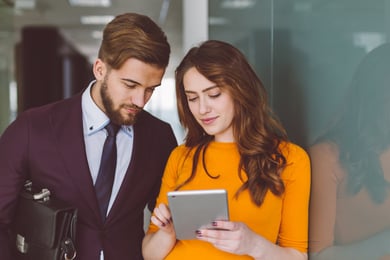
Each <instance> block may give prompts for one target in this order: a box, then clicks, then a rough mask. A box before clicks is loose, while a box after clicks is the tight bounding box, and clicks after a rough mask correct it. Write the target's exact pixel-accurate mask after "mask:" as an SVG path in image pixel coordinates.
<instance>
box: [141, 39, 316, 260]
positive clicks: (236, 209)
mask: <svg viewBox="0 0 390 260" xmlns="http://www.w3.org/2000/svg"><path fill="white" fill-rule="evenodd" d="M176 94H177V104H178V111H179V118H180V121H181V123H182V125H183V126H184V127H185V128H186V129H187V135H186V139H185V143H184V144H183V145H181V146H179V147H178V148H177V149H175V150H174V151H173V152H172V154H171V156H170V159H169V161H168V163H167V166H166V169H165V172H164V177H163V180H162V186H161V190H160V195H159V197H158V199H157V205H158V206H157V207H156V208H155V210H154V214H153V216H152V218H151V224H150V228H149V230H148V232H147V234H146V236H145V238H144V240H143V255H144V257H145V259H202V258H203V259H213V260H216V259H223V260H227V259H263V260H265V259H289V260H292V259H307V253H306V251H307V243H308V242H307V226H308V201H309V188H310V162H309V159H308V156H307V154H306V152H305V151H304V150H303V149H302V148H300V147H298V146H297V145H294V144H292V143H290V142H288V140H287V136H286V133H285V130H284V129H283V127H282V126H281V124H280V122H279V121H278V120H277V119H276V117H275V116H274V114H273V113H272V111H271V109H270V108H269V106H268V104H267V98H266V96H267V95H266V92H265V89H264V87H263V85H262V83H261V81H260V79H259V78H258V77H257V75H256V74H255V72H254V71H253V69H252V68H251V66H250V65H249V64H248V62H247V60H246V59H245V57H244V56H243V54H242V53H241V52H240V51H239V50H237V49H236V48H235V47H233V46H231V45H230V44H227V43H224V42H220V41H215V40H210V41H206V42H204V43H203V44H201V45H200V46H199V47H194V48H192V49H191V50H190V51H189V52H188V53H187V55H186V56H185V57H184V59H183V60H182V62H181V63H180V65H179V66H178V68H177V70H176ZM219 188H223V189H226V190H227V191H228V201H229V212H230V219H231V221H215V222H213V223H212V224H213V226H214V227H216V228H218V229H223V230H211V229H210V230H208V229H200V230H197V231H196V234H197V239H194V240H181V241H180V240H176V236H175V229H174V226H173V223H172V220H171V214H170V211H169V208H168V207H167V192H168V191H171V190H196V189H219ZM200 214H201V213H200ZM194 232H195V231H194Z"/></svg>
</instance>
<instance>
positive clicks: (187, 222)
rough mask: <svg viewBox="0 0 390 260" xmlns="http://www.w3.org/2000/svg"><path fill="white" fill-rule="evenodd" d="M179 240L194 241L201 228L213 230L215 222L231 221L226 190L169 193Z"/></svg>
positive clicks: (169, 201) (170, 206)
mask: <svg viewBox="0 0 390 260" xmlns="http://www.w3.org/2000/svg"><path fill="white" fill-rule="evenodd" d="M168 204H169V208H170V210H171V214H172V219H173V224H174V226H175V231H176V237H177V239H182V240H184V239H194V238H195V237H196V233H195V231H196V230H197V229H200V228H213V226H212V222H213V221H214V220H229V208H228V200H227V191H226V190H225V189H208V190H184V191H170V192H168Z"/></svg>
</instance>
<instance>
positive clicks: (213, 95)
mask: <svg viewBox="0 0 390 260" xmlns="http://www.w3.org/2000/svg"><path fill="white" fill-rule="evenodd" d="M220 95H221V92H219V93H216V94H212V95H211V94H210V95H209V97H211V98H217V97H219V96H220Z"/></svg>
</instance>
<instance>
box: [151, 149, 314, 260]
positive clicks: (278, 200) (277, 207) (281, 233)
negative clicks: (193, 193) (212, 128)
mask: <svg viewBox="0 0 390 260" xmlns="http://www.w3.org/2000/svg"><path fill="white" fill-rule="evenodd" d="M187 151H188V148H187V147H185V146H184V145H181V146H179V147H177V148H176V149H175V150H174V151H173V152H172V154H171V156H170V158H169V160H168V163H167V165H166V168H165V172H164V177H163V179H162V186H161V190H160V195H159V196H158V199H157V205H158V204H159V203H166V204H167V192H168V191H171V190H174V188H175V187H176V186H177V184H178V183H182V182H183V181H184V180H186V179H187V178H188V176H189V174H190V172H191V167H192V157H191V159H187V160H184V158H185V155H186V153H187ZM282 152H283V154H284V155H285V156H286V159H287V167H286V169H285V170H284V171H283V173H282V179H283V181H284V184H285V187H286V190H285V193H284V194H283V195H282V196H281V197H277V196H275V195H274V194H272V193H271V192H268V193H267V194H266V198H265V200H264V203H263V204H262V205H261V206H260V207H258V206H256V205H255V204H254V203H253V202H252V200H251V198H250V196H249V192H248V191H244V192H242V193H241V194H240V195H239V196H238V198H237V199H236V198H235V197H234V196H235V193H236V191H237V190H238V189H239V187H240V186H241V185H242V181H241V180H240V179H239V176H238V172H237V169H238V165H239V159H240V156H239V153H238V150H237V147H236V144H235V143H216V142H212V143H211V144H210V145H209V147H208V148H207V152H206V164H207V167H208V171H209V173H210V174H212V175H220V177H219V178H217V179H211V178H210V177H208V176H207V175H206V172H205V171H204V169H203V167H202V166H201V162H200V164H199V165H198V168H197V169H198V171H197V174H196V177H195V178H194V179H193V180H192V181H191V182H190V183H188V184H187V185H185V186H184V187H183V188H182V190H197V189H220V188H224V189H226V190H227V191H228V203H229V215H230V219H231V221H241V222H244V223H246V224H247V225H248V227H249V228H251V229H252V230H253V231H254V232H256V233H258V234H259V235H261V236H263V237H265V238H267V239H268V240H269V241H272V242H273V243H277V244H279V245H280V246H283V247H292V248H295V249H297V250H299V251H302V252H307V245H308V238H307V236H308V235H307V233H308V203H309V194H310V161H309V158H308V155H307V153H306V152H305V151H304V150H303V149H302V148H300V147H299V146H297V145H294V144H292V143H286V144H285V145H283V147H282ZM243 176H245V174H243ZM157 230H158V227H157V226H155V225H154V224H153V223H151V224H150V226H149V230H148V232H156V231H157ZM210 257H212V258H210ZM202 258H203V259H213V260H218V259H221V260H222V259H223V260H228V259H251V257H249V256H242V255H234V254H230V253H227V252H223V251H220V250H218V249H216V248H215V247H213V246H212V245H211V244H209V243H207V242H204V241H200V240H182V241H178V242H177V243H176V245H175V247H174V248H173V249H172V251H171V252H170V253H169V255H168V256H167V257H166V258H165V259H180V260H182V259H186V260H187V259H188V260H190V259H202Z"/></svg>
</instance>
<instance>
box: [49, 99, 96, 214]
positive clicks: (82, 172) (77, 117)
mask: <svg viewBox="0 0 390 260" xmlns="http://www.w3.org/2000/svg"><path fill="white" fill-rule="evenodd" d="M64 102H65V103H64V104H62V105H59V106H56V107H55V109H54V110H53V113H52V114H51V119H50V120H51V122H52V125H53V131H54V133H55V135H56V137H57V142H58V148H59V152H60V154H61V155H62V158H63V161H64V168H65V169H66V171H67V172H68V176H69V179H70V181H72V182H73V183H74V186H75V187H77V188H78V191H79V192H80V193H81V195H82V196H81V199H84V200H85V204H86V205H87V206H88V207H89V208H90V209H91V210H92V211H93V212H94V213H95V214H94V215H95V216H96V217H97V218H98V219H99V220H100V219H101V218H100V215H99V210H98V204H97V199H96V195H95V189H94V186H93V181H92V178H91V174H90V170H89V167H88V161H87V157H86V153H85V143H84V136H83V121H82V110H81V95H77V96H76V97H73V98H71V99H68V100H66V101H64Z"/></svg>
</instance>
